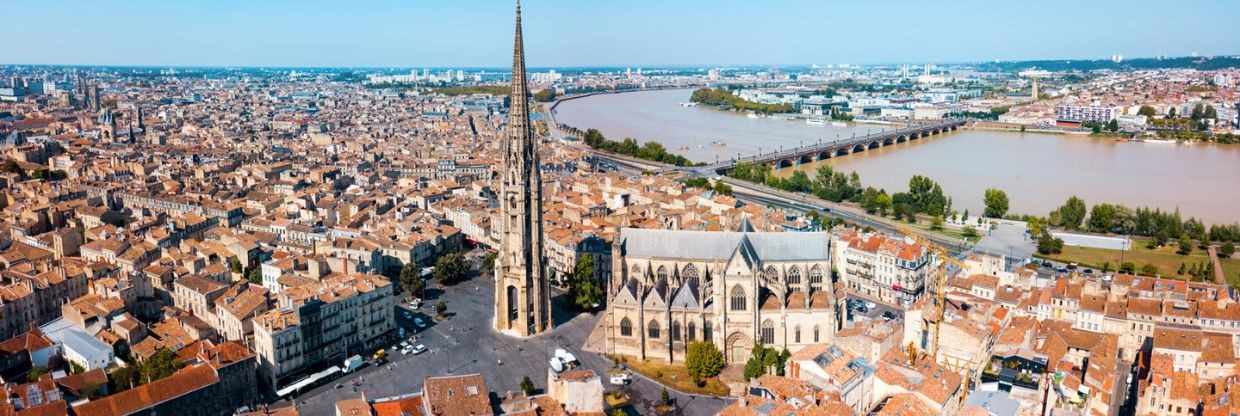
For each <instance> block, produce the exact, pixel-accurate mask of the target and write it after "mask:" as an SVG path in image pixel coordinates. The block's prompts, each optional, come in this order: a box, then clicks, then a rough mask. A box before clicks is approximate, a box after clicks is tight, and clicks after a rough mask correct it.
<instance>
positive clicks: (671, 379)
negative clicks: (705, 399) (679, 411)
mask: <svg viewBox="0 0 1240 416" xmlns="http://www.w3.org/2000/svg"><path fill="white" fill-rule="evenodd" d="M625 365H628V366H629V368H630V369H632V370H633V371H636V372H638V373H641V374H642V375H644V376H646V377H649V378H651V379H654V380H658V381H659V383H661V384H663V385H666V386H671V387H672V388H674V389H676V390H679V391H683V392H686V393H693V394H707V395H711V396H727V395H728V394H730V393H731V390H730V389H728V386H727V385H726V384H723V382H722V381H719V378H718V377H711V378H708V379H706V385H704V386H702V387H698V385H697V384H696V383H694V382H693V377H692V376H690V375H689V370H688V369H686V368H685V366H683V365H680V364H668V363H661V362H656V361H651V360H628V361H626V362H625Z"/></svg>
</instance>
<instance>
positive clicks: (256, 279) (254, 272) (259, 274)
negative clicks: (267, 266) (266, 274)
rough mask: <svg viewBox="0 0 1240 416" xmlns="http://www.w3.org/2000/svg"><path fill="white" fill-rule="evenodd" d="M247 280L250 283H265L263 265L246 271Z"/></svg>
mask: <svg viewBox="0 0 1240 416" xmlns="http://www.w3.org/2000/svg"><path fill="white" fill-rule="evenodd" d="M245 280H247V281H249V282H250V283H253V284H256V285H261V284H263V268H262V267H252V268H250V271H248V272H246V273H245Z"/></svg>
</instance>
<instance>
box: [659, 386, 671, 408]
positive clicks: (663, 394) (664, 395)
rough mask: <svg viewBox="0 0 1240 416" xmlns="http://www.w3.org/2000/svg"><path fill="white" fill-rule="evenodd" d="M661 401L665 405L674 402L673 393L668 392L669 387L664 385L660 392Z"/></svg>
mask: <svg viewBox="0 0 1240 416" xmlns="http://www.w3.org/2000/svg"><path fill="white" fill-rule="evenodd" d="M659 402H660V403H662V404H663V405H664V406H667V405H670V404H672V395H671V394H668V392H667V387H664V388H663V391H661V392H659Z"/></svg>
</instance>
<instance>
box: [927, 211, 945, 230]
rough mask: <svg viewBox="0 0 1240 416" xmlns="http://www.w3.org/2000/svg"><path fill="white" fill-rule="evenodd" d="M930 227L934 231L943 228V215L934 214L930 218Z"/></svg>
mask: <svg viewBox="0 0 1240 416" xmlns="http://www.w3.org/2000/svg"><path fill="white" fill-rule="evenodd" d="M930 229H931V230H934V231H942V230H943V216H941V215H935V216H933V217H931V218H930Z"/></svg>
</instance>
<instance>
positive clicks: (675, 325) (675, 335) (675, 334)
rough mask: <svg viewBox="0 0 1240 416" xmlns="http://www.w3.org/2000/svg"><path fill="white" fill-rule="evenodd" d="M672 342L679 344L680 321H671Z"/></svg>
mask: <svg viewBox="0 0 1240 416" xmlns="http://www.w3.org/2000/svg"><path fill="white" fill-rule="evenodd" d="M670 329H671V330H672V341H673V342H680V321H672V327H671V328H670Z"/></svg>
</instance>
